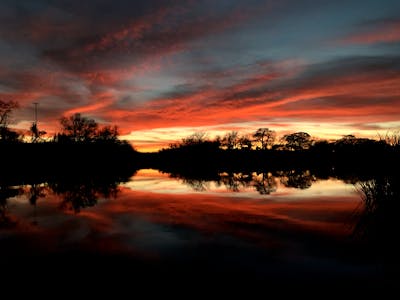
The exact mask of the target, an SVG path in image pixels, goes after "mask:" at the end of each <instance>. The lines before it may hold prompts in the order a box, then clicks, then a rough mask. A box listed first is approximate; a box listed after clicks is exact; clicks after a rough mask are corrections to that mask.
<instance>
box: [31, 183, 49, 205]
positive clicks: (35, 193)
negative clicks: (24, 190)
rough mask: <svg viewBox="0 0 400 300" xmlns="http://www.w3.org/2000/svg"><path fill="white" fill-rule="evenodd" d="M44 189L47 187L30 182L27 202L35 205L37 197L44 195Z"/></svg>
mask: <svg viewBox="0 0 400 300" xmlns="http://www.w3.org/2000/svg"><path fill="white" fill-rule="evenodd" d="M46 189H47V187H46V186H45V185H43V184H37V183H33V184H31V187H30V188H29V203H30V204H32V205H36V202H37V200H38V199H39V198H43V197H45V196H46Z"/></svg>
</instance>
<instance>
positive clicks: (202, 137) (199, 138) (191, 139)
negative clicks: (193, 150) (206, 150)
mask: <svg viewBox="0 0 400 300" xmlns="http://www.w3.org/2000/svg"><path fill="white" fill-rule="evenodd" d="M206 135H207V134H206V133H205V132H202V131H198V132H195V133H193V134H191V135H189V136H188V137H186V138H183V139H182V145H184V146H193V145H198V144H202V143H204V142H205V141H206Z"/></svg>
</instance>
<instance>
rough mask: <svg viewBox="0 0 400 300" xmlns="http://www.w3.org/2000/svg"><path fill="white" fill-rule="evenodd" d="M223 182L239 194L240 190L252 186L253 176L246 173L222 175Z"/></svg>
mask: <svg viewBox="0 0 400 300" xmlns="http://www.w3.org/2000/svg"><path fill="white" fill-rule="evenodd" d="M220 176H221V182H222V183H223V184H224V185H225V186H226V188H227V189H228V190H230V191H232V192H239V191H240V188H245V187H248V186H249V185H250V182H251V176H250V175H249V174H245V173H222V174H220Z"/></svg>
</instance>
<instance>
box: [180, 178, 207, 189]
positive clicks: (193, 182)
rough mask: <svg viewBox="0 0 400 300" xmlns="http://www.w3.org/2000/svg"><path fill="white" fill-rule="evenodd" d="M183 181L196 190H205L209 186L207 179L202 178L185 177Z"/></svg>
mask: <svg viewBox="0 0 400 300" xmlns="http://www.w3.org/2000/svg"><path fill="white" fill-rule="evenodd" d="M183 183H184V184H186V185H188V186H190V187H191V188H192V189H193V190H195V191H196V192H204V191H206V190H207V188H208V184H207V181H206V180H202V179H183Z"/></svg>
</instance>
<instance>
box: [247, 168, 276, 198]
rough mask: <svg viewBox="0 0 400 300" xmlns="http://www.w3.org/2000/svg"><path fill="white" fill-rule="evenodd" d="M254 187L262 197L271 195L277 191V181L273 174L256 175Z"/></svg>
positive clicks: (254, 176)
mask: <svg viewBox="0 0 400 300" xmlns="http://www.w3.org/2000/svg"><path fill="white" fill-rule="evenodd" d="M253 186H254V187H255V188H256V190H257V192H259V193H260V194H261V195H269V194H271V193H273V192H275V191H276V187H277V185H276V179H275V177H274V176H272V174H271V173H265V172H263V173H260V174H254V175H253Z"/></svg>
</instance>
